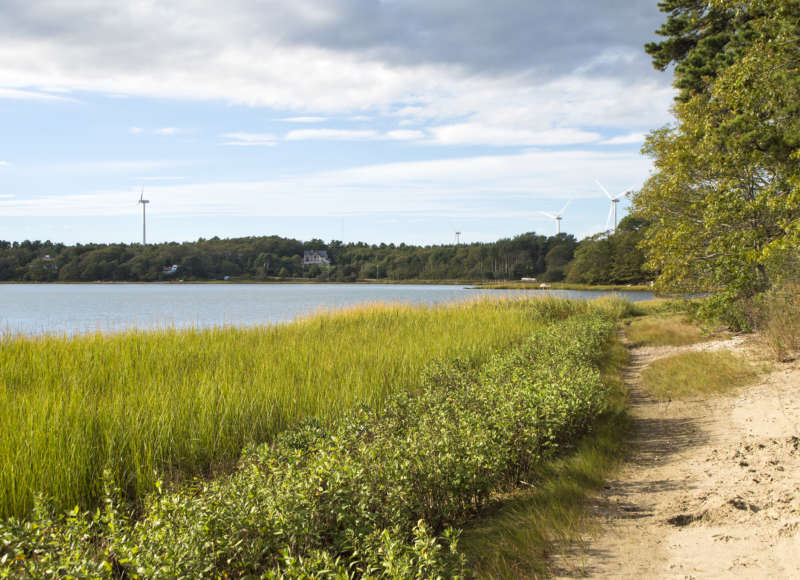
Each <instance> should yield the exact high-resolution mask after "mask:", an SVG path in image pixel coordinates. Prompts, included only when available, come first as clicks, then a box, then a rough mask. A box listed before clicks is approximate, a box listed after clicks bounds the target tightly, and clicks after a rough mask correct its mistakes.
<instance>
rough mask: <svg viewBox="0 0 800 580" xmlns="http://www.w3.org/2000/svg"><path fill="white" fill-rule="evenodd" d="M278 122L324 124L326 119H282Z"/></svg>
mask: <svg viewBox="0 0 800 580" xmlns="http://www.w3.org/2000/svg"><path fill="white" fill-rule="evenodd" d="M278 120H279V121H284V122H286V123H324V122H325V121H327V120H328V119H327V117H284V118H283V119H278Z"/></svg>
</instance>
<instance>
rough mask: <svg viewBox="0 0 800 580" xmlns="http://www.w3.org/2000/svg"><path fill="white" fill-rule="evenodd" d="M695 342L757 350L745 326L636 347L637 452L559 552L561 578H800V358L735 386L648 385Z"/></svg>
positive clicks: (631, 373)
mask: <svg viewBox="0 0 800 580" xmlns="http://www.w3.org/2000/svg"><path fill="white" fill-rule="evenodd" d="M688 348H695V349H706V348H726V349H731V350H733V351H737V352H745V353H748V354H749V356H750V357H753V356H754V354H753V353H754V351H753V347H752V344H750V343H748V341H746V340H744V339H743V338H741V337H736V338H734V339H732V340H727V341H720V342H714V343H705V344H701V345H694V346H692V347H682V348H678V347H661V348H655V347H646V348H641V349H634V350H633V351H632V359H631V365H630V366H629V368H628V370H627V372H626V376H625V381H626V383H627V385H628V387H629V389H630V393H631V414H632V417H633V426H634V432H633V445H632V455H631V458H630V461H629V462H627V463H626V465H625V467H624V468H623V469H622V470H621V472H620V474H619V477H618V479H616V480H615V481H611V482H609V483H608V484H607V485H606V488H605V489H604V490H603V493H602V494H600V496H599V497H597V498H596V500H595V501H594V503H593V505H592V511H593V512H594V515H595V516H596V517H595V521H596V522H597V524H598V525H597V531H596V533H595V534H594V535H593V537H591V538H589V539H587V540H586V541H585V542H584V543H583V544H581V545H579V546H576V547H574V548H572V549H571V550H570V551H569V552H568V553H565V554H561V555H558V556H556V557H555V558H554V560H553V565H554V566H553V569H554V574H555V576H556V577H557V578H580V577H597V578H634V577H635V578H798V579H800V439H799V438H798V437H800V364H798V362H797V361H795V362H793V363H782V364H780V365H778V366H777V367H775V369H774V370H773V371H771V372H770V373H769V374H767V375H763V376H762V377H761V378H760V379H759V381H758V382H757V384H755V385H753V386H751V387H748V388H744V389H741V390H738V391H737V392H736V393H735V394H733V395H729V396H715V397H709V398H707V399H695V400H688V401H672V402H659V401H656V400H655V399H653V398H652V397H649V396H648V395H646V394H645V393H644V392H643V391H642V390H641V387H640V378H641V371H642V369H643V368H644V367H645V366H646V365H647V364H649V363H650V362H651V361H653V360H655V359H656V358H660V357H662V356H666V355H668V354H673V353H675V352H678V351H680V350H686V349H688Z"/></svg>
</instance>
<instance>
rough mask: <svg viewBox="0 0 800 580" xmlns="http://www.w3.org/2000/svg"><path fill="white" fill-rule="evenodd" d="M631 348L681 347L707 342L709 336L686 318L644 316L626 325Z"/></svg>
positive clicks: (626, 333)
mask: <svg viewBox="0 0 800 580" xmlns="http://www.w3.org/2000/svg"><path fill="white" fill-rule="evenodd" d="M625 335H626V336H627V337H628V341H629V342H630V344H631V346H634V347H637V346H683V345H687V344H695V343H697V342H703V341H706V340H709V339H710V338H711V336H710V335H709V334H708V333H706V332H704V331H703V330H702V329H701V328H700V327H698V326H697V325H695V324H693V323H692V322H691V321H690V320H689V319H688V318H687V317H686V316H680V315H679V316H645V317H642V318H636V319H633V320H631V321H629V322H627V323H626V328H625Z"/></svg>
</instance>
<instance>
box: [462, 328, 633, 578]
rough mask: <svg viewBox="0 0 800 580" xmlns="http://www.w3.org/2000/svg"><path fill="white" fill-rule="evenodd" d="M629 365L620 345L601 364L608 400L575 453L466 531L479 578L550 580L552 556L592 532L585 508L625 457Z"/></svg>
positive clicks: (543, 469) (466, 547)
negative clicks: (624, 371) (623, 376)
mask: <svg viewBox="0 0 800 580" xmlns="http://www.w3.org/2000/svg"><path fill="white" fill-rule="evenodd" d="M627 361H628V351H627V349H626V348H624V347H623V346H622V345H621V344H620V343H618V342H615V343H614V344H613V345H611V347H610V348H609V349H608V351H607V352H606V354H605V356H604V358H603V360H601V361H600V362H601V370H602V373H603V378H604V380H605V382H606V383H607V384H608V385H609V386H610V387H611V395H610V397H609V407H608V410H607V411H606V412H605V413H604V414H603V415H602V416H601V417H599V419H598V420H597V422H596V424H595V425H594V428H593V429H592V431H591V432H590V434H588V435H587V436H585V437H583V438H582V439H581V440H580V441H579V442H578V443H577V445H576V447H575V448H574V449H573V450H572V452H570V453H567V454H565V455H563V456H562V457H559V458H557V459H555V460H553V461H550V462H547V463H545V464H543V465H541V466H540V467H539V468H538V470H537V473H536V474H535V476H533V477H531V481H533V482H534V483H533V484H530V485H529V487H527V488H523V489H518V490H516V491H514V492H513V493H510V494H506V495H504V496H498V497H497V498H496V501H495V502H494V503H493V505H492V506H491V507H489V508H488V509H487V510H485V511H484V512H483V513H482V514H480V516H479V517H478V518H476V519H475V520H474V521H473V522H472V523H470V524H469V525H467V527H466V529H465V530H464V532H463V535H462V537H461V544H460V545H461V549H462V551H463V552H464V553H465V554H466V556H467V560H468V562H469V564H470V567H471V568H472V569H473V571H474V575H475V577H476V578H493V579H494V578H504V579H505V578H509V579H522V578H547V577H549V576H550V575H551V572H552V570H551V564H552V562H551V560H550V556H551V554H553V552H554V551H555V550H557V549H558V550H560V551H563V550H567V551H569V550H570V547H572V548H574V547H575V545H576V544H580V542H581V539H582V537H584V536H585V534H586V533H588V532H590V531H591V530H592V526H593V522H592V520H591V517H590V515H589V514H588V512H587V503H588V501H589V499H590V497H591V494H592V493H593V492H594V491H596V490H597V489H599V488H600V487H601V486H602V485H603V484H604V483H605V482H606V481H607V480H608V478H609V477H610V476H611V475H612V474H613V473H614V471H615V470H616V469H617V467H618V466H619V465H620V463H621V461H622V460H623V458H624V457H625V454H626V451H627V444H626V441H627V435H628V433H629V428H630V421H629V417H628V415H627V413H626V411H625V407H626V400H627V395H626V391H625V389H624V387H623V385H622V379H621V371H622V368H623V367H624V366H625V364H626V363H627ZM578 550H580V548H579V547H578Z"/></svg>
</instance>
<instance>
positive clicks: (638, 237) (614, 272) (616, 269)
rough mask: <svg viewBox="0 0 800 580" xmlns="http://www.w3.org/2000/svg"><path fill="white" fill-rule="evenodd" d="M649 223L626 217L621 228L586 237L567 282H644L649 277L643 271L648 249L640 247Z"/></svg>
mask: <svg viewBox="0 0 800 580" xmlns="http://www.w3.org/2000/svg"><path fill="white" fill-rule="evenodd" d="M647 226H648V222H647V221H646V220H644V219H642V218H639V217H636V216H625V217H624V218H623V219H622V220H621V221H620V222H619V226H618V227H617V230H616V231H615V232H614V233H612V234H609V233H602V234H597V235H595V236H592V237H590V238H586V239H585V240H582V241H581V242H580V243H579V244H578V247H577V249H576V250H575V259H574V260H573V261H572V262H571V263H570V265H569V267H568V274H567V282H568V283H574V284H592V285H603V284H640V283H642V282H644V281H645V280H646V279H647V278H648V277H647V275H646V274H645V273H644V271H643V270H642V268H643V265H644V252H643V251H642V250H641V249H640V248H639V247H638V246H639V244H640V243H641V241H642V239H643V238H644V234H645V231H646V230H647Z"/></svg>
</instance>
